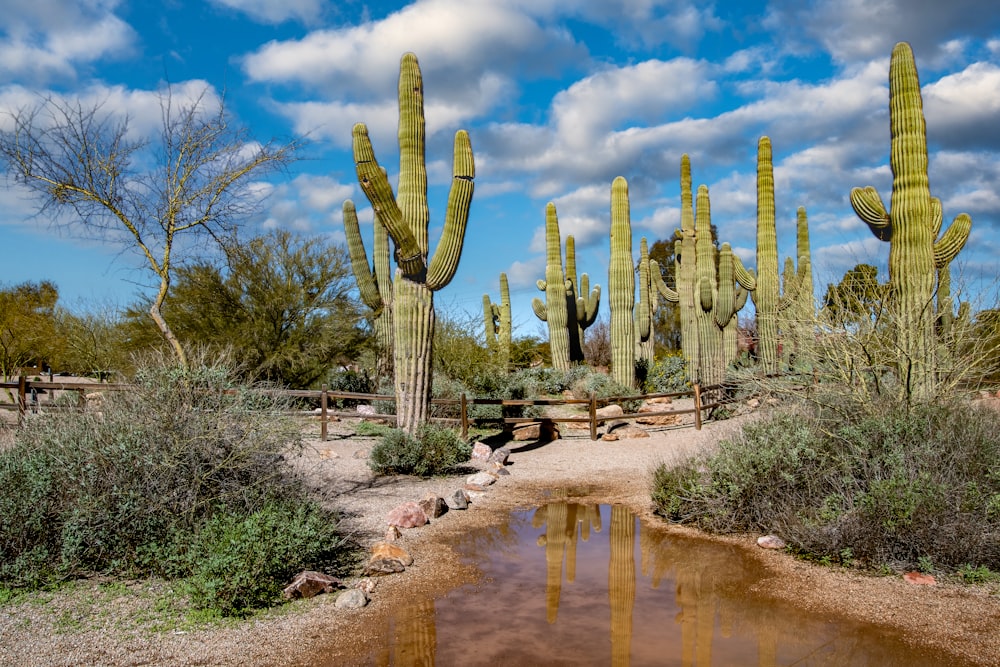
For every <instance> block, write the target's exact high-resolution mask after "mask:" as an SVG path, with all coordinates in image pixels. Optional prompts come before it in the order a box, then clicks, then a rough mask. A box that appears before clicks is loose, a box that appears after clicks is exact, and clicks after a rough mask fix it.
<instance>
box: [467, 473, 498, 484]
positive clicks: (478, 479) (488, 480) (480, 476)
mask: <svg viewBox="0 0 1000 667" xmlns="http://www.w3.org/2000/svg"><path fill="white" fill-rule="evenodd" d="M495 481H497V479H496V477H494V476H493V475H491V474H489V473H488V472H477V473H476V474H475V475H472V476H471V477H469V478H467V479H466V480H465V483H466V485H470V484H471V485H474V486H479V487H487V486H489V485H490V484H492V483H493V482H495Z"/></svg>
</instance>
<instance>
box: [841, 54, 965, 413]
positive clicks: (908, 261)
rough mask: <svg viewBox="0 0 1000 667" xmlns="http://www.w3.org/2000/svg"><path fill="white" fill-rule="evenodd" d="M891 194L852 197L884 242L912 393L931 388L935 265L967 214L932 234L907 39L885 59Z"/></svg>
mask: <svg viewBox="0 0 1000 667" xmlns="http://www.w3.org/2000/svg"><path fill="white" fill-rule="evenodd" d="M889 124H890V130H891V135H892V139H891V154H890V158H889V163H890V166H891V168H892V175H893V179H892V199H891V202H890V207H891V210H890V211H886V209H885V205H884V204H883V203H882V199H881V197H879V195H878V192H877V191H876V190H875V188H873V187H870V186H869V187H866V188H854V189H853V190H852V191H851V205H852V206H853V207H854V211H855V212H856V213H857V214H858V216H859V217H860V218H861V219H862V220H863V221H864V222H865V223H866V224H867V225H868V227H869V228H870V229H871V230H872V233H874V234H875V236H876V237H878V238H879V239H881V240H883V241H888V242H889V290H890V298H891V307H892V309H893V312H894V315H895V318H896V322H897V331H896V332H895V333H896V345H897V346H898V348H899V350H900V352H901V354H902V359H901V360H900V364H899V366H900V369H899V370H900V375H901V380H902V381H903V383H904V387H905V392H906V396H907V398H909V399H914V400H918V401H920V400H926V399H929V398H932V397H933V396H934V393H935V386H936V378H935V353H936V342H935V338H934V308H933V302H932V299H933V298H934V281H935V267H938V268H939V267H941V266H944V265H945V264H947V263H948V262H950V261H951V260H952V259H954V258H955V256H956V255H957V254H958V253H959V251H960V250H961V249H962V246H964V245H965V242H966V240H967V239H968V237H969V230H970V229H971V227H972V219H971V218H970V217H969V216H968V215H966V214H964V213H962V214H959V215H958V216H957V217H956V218H955V220H954V222H953V223H952V225H951V226H950V227H949V228H948V231H947V232H945V233H944V235H943V236H941V238H940V239H939V240H938V241H937V242H935V237H936V236H937V234H938V232H939V231H940V229H941V222H942V210H941V202H940V200H938V199H937V198H934V197H931V194H930V181H929V179H928V177H927V128H926V125H925V122H924V112H923V99H922V98H921V95H920V81H919V78H918V77H917V66H916V62H915V61H914V58H913V51H912V50H911V49H910V46H909V44H906V43H905V42H900V43H899V44H897V45H896V46H895V48H894V49H893V50H892V60H891V62H890V65H889Z"/></svg>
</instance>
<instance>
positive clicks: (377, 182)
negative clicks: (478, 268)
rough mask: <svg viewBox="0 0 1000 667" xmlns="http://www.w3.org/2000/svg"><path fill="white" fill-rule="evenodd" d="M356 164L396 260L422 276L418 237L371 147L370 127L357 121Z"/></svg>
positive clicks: (410, 273) (408, 273)
mask: <svg viewBox="0 0 1000 667" xmlns="http://www.w3.org/2000/svg"><path fill="white" fill-rule="evenodd" d="M353 143H354V164H355V167H356V169H357V173H358V183H359V184H360V185H361V189H362V191H364V193H365V196H366V197H368V202H369V203H370V204H371V205H372V208H373V209H374V210H375V215H377V216H378V217H379V219H380V220H381V221H382V224H384V225H385V228H386V231H387V232H388V233H389V236H391V237H392V240H393V243H395V244H396V262H397V264H398V265H399V268H400V270H402V272H403V274H404V275H406V276H419V275H421V274H422V273H423V272H424V268H425V266H424V258H423V254H422V252H421V249H420V246H419V245H418V244H417V238H416V237H415V236H414V235H413V232H412V231H411V230H410V227H409V226H408V225H407V224H406V222H405V220H404V218H403V212H402V211H401V210H400V208H399V206H398V205H397V203H396V198H395V197H394V196H393V194H392V186H391V185H389V179H388V178H387V177H386V174H385V171H384V170H383V169H382V168H381V167H379V164H378V161H377V160H376V159H375V151H374V150H373V149H372V142H371V139H369V137H368V128H367V127H366V126H365V124H364V123H357V124H355V126H354V130H353Z"/></svg>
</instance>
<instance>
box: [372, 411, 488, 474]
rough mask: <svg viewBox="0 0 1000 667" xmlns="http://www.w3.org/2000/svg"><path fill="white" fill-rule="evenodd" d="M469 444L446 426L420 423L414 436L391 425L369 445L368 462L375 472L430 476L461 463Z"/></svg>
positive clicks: (469, 452) (467, 455) (470, 453)
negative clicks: (370, 449) (370, 447)
mask: <svg viewBox="0 0 1000 667" xmlns="http://www.w3.org/2000/svg"><path fill="white" fill-rule="evenodd" d="M471 456H472V447H471V445H469V444H468V443H467V442H464V441H463V440H462V439H461V438H460V437H459V436H458V434H457V433H455V431H453V430H451V429H450V428H444V427H441V426H436V425H434V424H431V423H427V424H423V425H422V426H420V428H419V429H418V430H417V436H416V437H415V438H414V437H412V436H410V435H409V434H407V433H406V432H405V431H401V430H399V429H392V430H391V431H389V432H388V433H386V434H385V435H384V436H383V437H382V441H381V442H380V443H378V444H377V445H375V446H374V447H373V448H372V451H371V454H370V455H369V459H368V465H369V467H370V468H371V469H372V471H373V472H375V474H377V475H418V476H420V477H431V476H433V475H440V474H442V473H445V472H447V471H448V470H450V469H451V468H454V467H455V466H457V465H459V464H460V463H465V462H466V461H468V460H469V457H471Z"/></svg>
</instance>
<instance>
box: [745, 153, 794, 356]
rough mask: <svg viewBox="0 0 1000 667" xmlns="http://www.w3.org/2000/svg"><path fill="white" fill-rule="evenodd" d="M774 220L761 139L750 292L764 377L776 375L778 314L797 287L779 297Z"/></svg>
mask: <svg viewBox="0 0 1000 667" xmlns="http://www.w3.org/2000/svg"><path fill="white" fill-rule="evenodd" d="M774 218H775V216H774V166H773V164H772V161H771V140H770V139H769V138H768V137H761V138H760V140H759V141H758V142H757V288H756V289H755V290H754V291H753V292H752V294H753V302H754V306H755V307H756V308H757V335H758V340H757V355H758V356H759V358H760V362H761V368H762V369H763V371H764V373H765V374H772V373H777V372H778V369H779V363H778V362H779V359H778V313H779V311H782V310H784V309H786V308H788V307H789V306H791V305H792V304H793V303H794V302H795V299H796V298H797V295H798V292H799V287H798V283H797V282H793V284H792V285H790V286H789V287H791V288H792V289H786V290H785V294H784V295H782V294H781V291H780V286H779V284H778V283H779V276H778V235H777V231H776V226H775V219H774Z"/></svg>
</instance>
